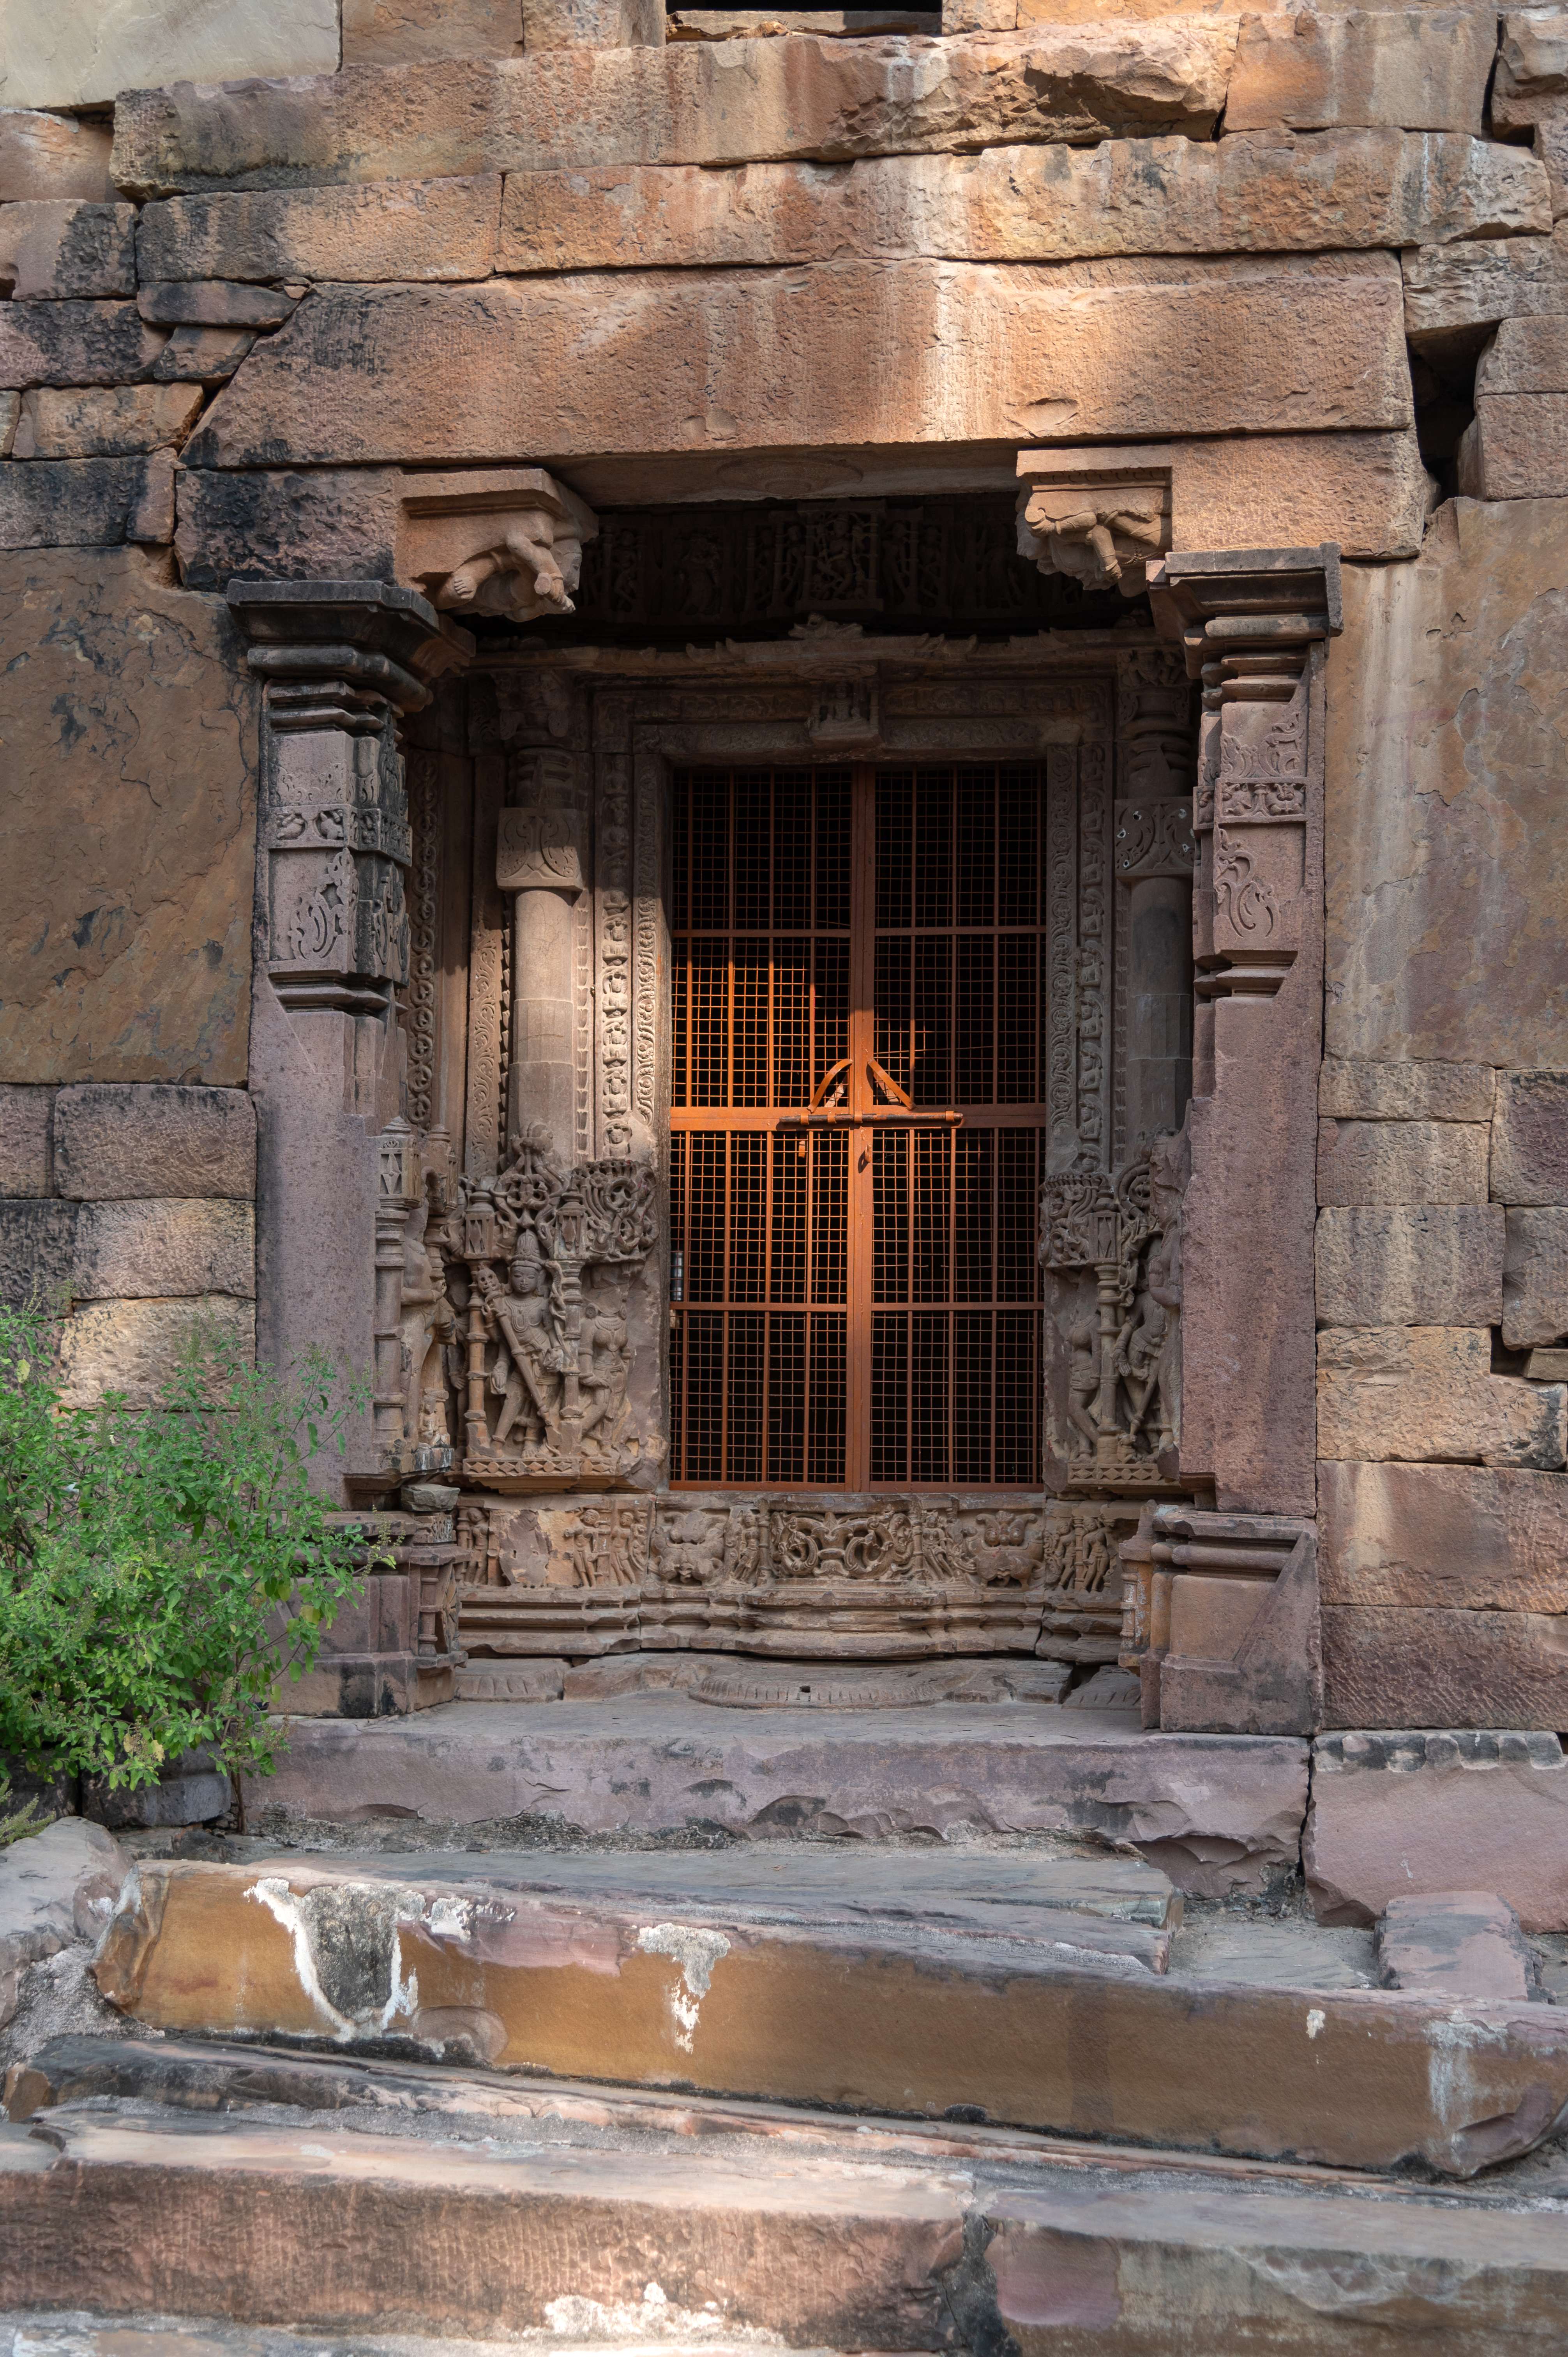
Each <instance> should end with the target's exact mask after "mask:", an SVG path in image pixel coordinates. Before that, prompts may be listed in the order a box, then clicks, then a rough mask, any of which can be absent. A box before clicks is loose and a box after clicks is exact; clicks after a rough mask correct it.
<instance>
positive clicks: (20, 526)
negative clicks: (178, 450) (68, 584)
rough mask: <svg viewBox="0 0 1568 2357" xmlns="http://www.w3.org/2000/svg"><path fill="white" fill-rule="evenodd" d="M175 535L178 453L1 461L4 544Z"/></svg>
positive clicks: (111, 544) (113, 542) (89, 544)
mask: <svg viewBox="0 0 1568 2357" xmlns="http://www.w3.org/2000/svg"><path fill="white" fill-rule="evenodd" d="M173 538H174V457H173V454H172V453H171V452H169V451H166V450H163V451H155V452H154V453H153V455H152V456H151V457H145V458H38V459H35V460H34V461H33V462H32V463H31V464H30V465H27V466H22V465H18V464H16V463H15V462H13V464H12V465H10V466H8V467H6V468H4V469H0V549H16V548H118V547H119V546H121V545H122V544H123V543H124V542H125V541H143V542H150V543H159V542H167V541H171V540H172V539H173Z"/></svg>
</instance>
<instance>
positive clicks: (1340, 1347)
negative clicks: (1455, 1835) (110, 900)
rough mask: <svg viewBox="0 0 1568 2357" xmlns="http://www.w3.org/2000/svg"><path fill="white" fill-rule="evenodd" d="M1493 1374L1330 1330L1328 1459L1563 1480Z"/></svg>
mask: <svg viewBox="0 0 1568 2357" xmlns="http://www.w3.org/2000/svg"><path fill="white" fill-rule="evenodd" d="M56 1136H57V1141H58V1136H59V1130H58V1121H57V1130H56ZM56 1151H57V1153H58V1151H59V1148H58V1143H57V1148H56ZM1490 1367H1491V1335H1490V1333H1489V1332H1488V1331H1487V1329H1486V1328H1484V1327H1481V1328H1468V1327H1459V1326H1404V1327H1400V1326H1370V1327H1365V1326H1364V1327H1329V1328H1327V1329H1325V1330H1324V1332H1322V1333H1320V1334H1319V1336H1318V1338H1317V1370H1318V1372H1317V1453H1318V1455H1319V1457H1321V1458H1331V1457H1338V1458H1348V1459H1349V1460H1351V1461H1352V1462H1355V1461H1366V1462H1369V1463H1376V1462H1380V1461H1381V1460H1382V1459H1384V1458H1402V1459H1404V1460H1406V1461H1407V1462H1412V1463H1417V1464H1422V1463H1443V1462H1452V1463H1455V1464H1461V1465H1463V1464H1477V1463H1479V1464H1484V1465H1498V1466H1517V1467H1519V1468H1520V1469H1527V1470H1531V1471H1539V1472H1558V1471H1561V1470H1562V1469H1563V1466H1564V1465H1565V1464H1568V1458H1565V1457H1564V1454H1563V1444H1564V1439H1565V1437H1568V1419H1565V1413H1564V1411H1565V1406H1568V1392H1565V1391H1564V1389H1563V1385H1562V1384H1561V1383H1523V1382H1520V1381H1519V1380H1517V1379H1516V1378H1515V1377H1513V1376H1510V1375H1494V1374H1492V1373H1491V1372H1489V1370H1490ZM1339 1723H1340V1724H1341V1725H1354V1724H1375V1720H1374V1721H1368V1720H1367V1719H1366V1718H1365V1717H1364V1716H1363V1718H1362V1719H1361V1720H1360V1721H1346V1720H1341V1721H1340V1722H1339ZM1402 1723H1403V1722H1402V1721H1396V1722H1395V1724H1396V1725H1397V1724H1402Z"/></svg>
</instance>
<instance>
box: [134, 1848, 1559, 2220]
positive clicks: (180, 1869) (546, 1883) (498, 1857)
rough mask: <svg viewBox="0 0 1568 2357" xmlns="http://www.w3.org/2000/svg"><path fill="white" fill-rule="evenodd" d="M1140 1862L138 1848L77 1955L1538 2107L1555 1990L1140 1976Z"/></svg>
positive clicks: (342, 1999)
mask: <svg viewBox="0 0 1568 2357" xmlns="http://www.w3.org/2000/svg"><path fill="white" fill-rule="evenodd" d="M900 1880H902V1883H903V1885H904V1887H903V1888H900V1887H899V1884H900ZM1156 1880H1157V1878H1155V1877H1154V1876H1153V1875H1152V1874H1151V1872H1150V1869H1148V1868H1147V1867H1145V1866H1144V1865H1143V1863H1142V1861H1139V1860H1132V1859H1130V1860H1122V1859H1111V1860H1104V1861H1101V1860H1090V1861H1082V1860H1070V1859H1069V1860H1054V1859H1051V1858H1049V1857H1039V1856H1038V1855H1036V1854H1031V1853H1023V1854H1021V1855H1015V1856H1009V1855H1008V1854H1006V1853H1001V1854H998V1853H990V1854H982V1855H981V1856H979V1857H964V1856H963V1855H962V1854H956V1855H955V1854H953V1853H950V1852H942V1851H935V1852H932V1851H925V1852H921V1853H912V1852H909V1851H901V1852H892V1853H888V1854H886V1855H885V1856H884V1857H883V1858H882V1859H880V1860H876V1859H875V1858H874V1857H873V1856H872V1855H871V1854H868V1853H866V1852H865V1851H863V1850H862V1849H860V1848H859V1847H857V1846H850V1845H844V1846H840V1847H838V1848H835V1849H828V1848H823V1849H822V1850H816V1851H812V1850H807V1849H804V1848H800V1847H792V1848H790V1849H789V1850H788V1851H787V1852H786V1853H784V1854H783V1855H772V1856H770V1855H768V1854H766V1853H764V1854H762V1855H760V1856H759V1855H757V1854H756V1853H754V1852H752V1851H749V1850H747V1849H741V1850H739V1851H734V1850H732V1851H720V1852H716V1853H715V1852H710V1851H695V1852H693V1851H687V1852H666V1853H663V1854H654V1855H650V1854H646V1853H644V1854H633V1855H627V1854H620V1855H615V1856H610V1857H606V1856H603V1855H599V1856H593V1855H589V1856H586V1857H582V1856H571V1855H564V1856H554V1857H549V1856H542V1855H541V1854H540V1853H537V1852H536V1853H532V1854H529V1853H524V1854H521V1855H512V1856H510V1857H509V1856H507V1855H506V1854H504V1853H499V1852H489V1853H488V1854H483V1855H480V1856H477V1857H449V1856H445V1855H439V1854H431V1853H428V1852H426V1853H424V1854H418V1855H413V1856H407V1857H387V1856H377V1857H360V1858H356V1859H336V1858H330V1857H315V1858H304V1857H300V1856H299V1854H297V1853H293V1854H289V1853H285V1854H281V1855H278V1856H275V1857H270V1858H269V1857H265V1856H264V1855H263V1856H259V1857H257V1856H252V1857H251V1858H250V1859H249V1860H247V1861H246V1862H244V1863H242V1864H219V1863H203V1862H199V1861H193V1860H181V1859H177V1858H163V1859H152V1858H148V1859H145V1860H144V1861H143V1863H142V1864H141V1866H140V1867H138V1868H137V1869H136V1871H135V1872H134V1874H133V1875H132V1876H131V1877H130V1878H128V1879H127V1881H126V1884H125V1887H124V1890H123V1892H122V1893H121V1898H120V1903H119V1907H118V1909H117V1910H116V1913H115V1915H114V1918H113V1921H112V1922H111V1923H110V1926H109V1928H108V1930H107V1932H105V1934H104V1938H103V1942H102V1947H101V1949H100V1953H99V1956H98V1960H97V1964H96V1966H95V1970H96V1973H97V1977H98V1984H99V1986H100V1988H101V1989H102V1993H103V1995H104V1996H106V1997H107V1998H108V1999H109V2000H110V2002H111V2003H112V2004H113V2005H115V2006H117V2007H120V2008H121V2009H122V2010H123V2011H124V2012H126V2013H127V2014H130V2015H132V2016H133V2017H134V2018H135V2019H137V2020H139V2021H141V2022H144V2023H145V2024H147V2025H149V2026H150V2027H152V2028H155V2029H162V2030H166V2031H175V2032H180V2033H198V2034H205V2035H209V2036H213V2037H220V2038H232V2037H234V2036H236V2035H242V2036H250V2037H255V2038H277V2037H285V2038H288V2039H293V2040H301V2041H306V2042H316V2043H318V2044H322V2045H335V2046H338V2047H339V2048H343V2047H354V2046H357V2047H360V2048H361V2049H365V2050H372V2051H385V2050H387V2049H388V2047H389V2045H390V2046H392V2049H393V2050H396V2051H401V2052H403V2053H406V2054H408V2055H410V2056H420V2057H425V2058H428V2059H430V2060H432V2061H439V2060H456V2059H464V2060H467V2059H477V2060H478V2061H482V2062H484V2063H486V2064H488V2065H489V2066H491V2067H493V2068H496V2069H499V2070H503V2071H537V2072H549V2073H552V2074H561V2075H566V2076H573V2077H584V2078H595V2079H602V2080H607V2081H617V2082H620V2083H628V2084H632V2085H639V2086H647V2087H671V2086H689V2087H693V2088H699V2089H703V2090H705V2091H709V2092H711V2093H721V2094H728V2095H740V2096H757V2097H766V2098H769V2099H774V2100H780V2101H784V2102H794V2103H804V2104H835V2105H840V2106H842V2107H843V2108H844V2109H846V2110H850V2111H860V2112H867V2113H905V2114H912V2115H917V2116H918V2115H924V2116H927V2117H940V2116H941V2115H944V2114H950V2113H952V2112H954V2111H955V2110H957V2111H960V2112H961V2113H962V2114H963V2115H968V2116H978V2117H980V2118H984V2119H991V2120H996V2121H1003V2122H1009V2123H1013V2124H1016V2125H1018V2126H1026V2127H1036V2128H1047V2129H1052V2130H1057V2131H1060V2132H1062V2133H1066V2134H1084V2133H1088V2134H1097V2135H1102V2136H1123V2137H1127V2138H1129V2139H1132V2140H1133V2141H1137V2142H1145V2143H1148V2144H1151V2145H1158V2146H1165V2147H1176V2148H1178V2149H1179V2148H1186V2149H1195V2150H1208V2151H1214V2150H1218V2151H1223V2152H1232V2153H1239V2154H1245V2155H1257V2156H1262V2157H1275V2156H1278V2157H1285V2156H1294V2157H1299V2158H1310V2159H1314V2160H1321V2161H1324V2162H1329V2163H1333V2164H1337V2165H1346V2166H1349V2167H1353V2168H1365V2169H1391V2168H1394V2167H1396V2166H1398V2165H1400V2164H1402V2163H1403V2162H1406V2161H1408V2160H1410V2159H1412V2158H1418V2159H1420V2160H1421V2161H1423V2162H1424V2163H1425V2164H1426V2165H1427V2166H1428V2167H1429V2168H1431V2169H1436V2170H1438V2171H1439V2172H1441V2173H1443V2174H1444V2175H1449V2176H1455V2177H1469V2176H1472V2175H1474V2174H1475V2173H1476V2172H1477V2170H1479V2169H1484V2168H1486V2167H1487V2166H1489V2165H1491V2164H1493V2163H1495V2162H1497V2161H1499V2160H1504V2159H1507V2158H1510V2157H1512V2156H1513V2155H1516V2154H1519V2153H1522V2152H1526V2151H1529V2150H1530V2149H1531V2148H1532V2147H1534V2146H1536V2145H1537V2144H1539V2143H1540V2142H1541V2140H1542V2139H1543V2138H1544V2137H1545V2136H1548V2135H1549V2134H1550V2133H1551V2132H1552V2127H1553V2126H1554V2124H1555V2122H1556V2121H1557V2119H1558V2117H1559V2115H1560V2114H1562V2113H1563V2110H1564V2108H1565V2107H1568V2014H1564V2013H1561V2012H1559V2011H1558V2009H1557V2008H1555V2007H1548V2006H1544V2005H1539V2004H1530V2003H1526V2002H1513V2003H1510V2002H1508V2001H1491V2002H1487V2001H1484V2000H1483V2001H1478V2002H1476V2003H1474V2004H1466V2007H1464V2009H1463V2012H1462V2013H1461V2012H1456V2011H1455V2006H1454V2002H1453V1999H1452V1998H1451V1997H1450V1996H1443V1995H1437V1994H1432V1993H1426V1994H1423V1993H1420V1992H1413V1991H1402V1990H1401V1991H1392V1992H1391V1991H1386V1990H1381V1989H1369V1988H1346V1987H1344V1986H1331V1987H1323V1988H1314V1987H1311V1986H1305V1987H1303V1986H1296V1987H1291V1986H1278V1985H1275V1986H1258V1985H1251V1984H1248V1983H1246V1982H1242V1981H1235V1980H1231V1981H1229V1982H1226V1981H1216V1980H1213V1979H1208V1980H1205V1979H1187V1978H1184V1977H1181V1976H1179V1975H1169V1974H1168V1973H1165V1972H1162V1971H1161V1970H1159V1969H1158V1967H1159V1965H1160V1964H1162V1963H1164V1962H1165V1961H1166V1953H1165V1943H1167V1942H1168V1940H1169V1937H1170V1933H1169V1929H1168V1923H1167V1922H1162V1921H1148V1920H1144V1921H1139V1920H1138V1915H1139V1911H1140V1910H1144V1914H1145V1917H1147V1916H1148V1915H1150V1914H1156V1913H1158V1912H1159V1911H1160V1910H1161V1909H1162V1908H1164V1910H1165V1913H1166V1915H1167V1917H1168V1916H1169V1915H1170V1914H1174V1911H1175V1908H1174V1900H1171V1899H1169V1898H1164V1899H1163V1898H1162V1896H1161V1893H1160V1891H1159V1890H1158V1889H1157V1888H1156V1887H1155V1885H1156ZM1459 2057H1462V2063H1461V2062H1460V2061H1458V2059H1457V2058H1459Z"/></svg>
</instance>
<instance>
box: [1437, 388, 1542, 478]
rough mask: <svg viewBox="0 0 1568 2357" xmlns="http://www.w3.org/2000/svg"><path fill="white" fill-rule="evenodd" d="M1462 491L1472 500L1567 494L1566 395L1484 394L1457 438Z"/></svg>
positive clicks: (1458, 473) (1459, 476)
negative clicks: (1485, 395) (1471, 421)
mask: <svg viewBox="0 0 1568 2357" xmlns="http://www.w3.org/2000/svg"><path fill="white" fill-rule="evenodd" d="M1457 475H1458V483H1459V489H1460V490H1461V491H1462V492H1463V493H1464V494H1465V496H1466V499H1473V500H1560V499H1563V498H1564V497H1568V393H1500V394H1493V395H1488V396H1487V397H1486V398H1485V399H1483V400H1480V401H1477V404H1476V415H1475V419H1474V422H1473V423H1472V424H1471V425H1467V426H1466V428H1465V432H1464V434H1463V435H1462V436H1461V437H1460V442H1459V452H1458V467H1457Z"/></svg>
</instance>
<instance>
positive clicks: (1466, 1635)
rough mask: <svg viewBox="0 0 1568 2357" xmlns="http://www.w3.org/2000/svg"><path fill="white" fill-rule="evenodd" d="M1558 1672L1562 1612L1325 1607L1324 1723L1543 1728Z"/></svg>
mask: <svg viewBox="0 0 1568 2357" xmlns="http://www.w3.org/2000/svg"><path fill="white" fill-rule="evenodd" d="M1565 1675H1568V1617H1565V1616H1564V1615H1563V1614H1562V1613H1551V1614H1548V1613H1537V1612H1506V1611H1489V1612H1476V1611H1469V1610H1449V1609H1427V1608H1425V1607H1415V1606H1410V1605H1404V1606H1402V1607H1400V1608H1399V1609H1392V1610H1391V1609H1384V1608H1381V1607H1369V1608H1366V1609H1354V1610H1347V1609H1343V1608H1341V1607H1338V1606H1331V1605H1326V1606H1325V1607H1324V1610H1323V1717H1324V1725H1325V1726H1326V1727H1521V1728H1529V1727H1548V1726H1552V1725H1553V1724H1554V1723H1555V1722H1556V1720H1557V1719H1558V1718H1560V1717H1562V1716H1563V1684H1564V1677H1565ZM1449 1878H1450V1879H1452V1873H1451V1874H1450V1877H1449Z"/></svg>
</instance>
